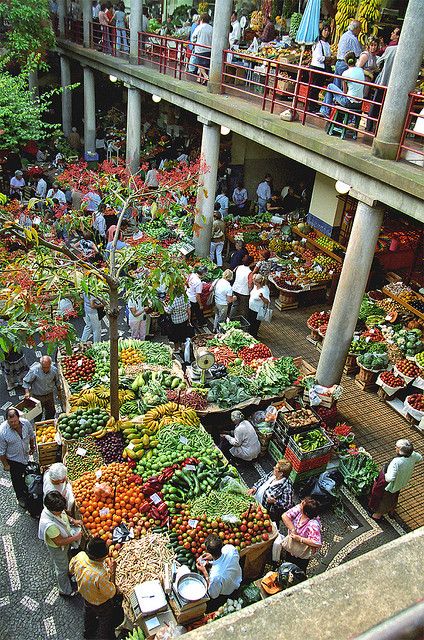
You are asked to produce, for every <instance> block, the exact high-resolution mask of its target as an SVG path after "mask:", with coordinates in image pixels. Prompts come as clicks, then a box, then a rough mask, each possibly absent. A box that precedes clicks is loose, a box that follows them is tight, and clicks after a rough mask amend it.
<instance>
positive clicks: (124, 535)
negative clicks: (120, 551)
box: [112, 524, 134, 544]
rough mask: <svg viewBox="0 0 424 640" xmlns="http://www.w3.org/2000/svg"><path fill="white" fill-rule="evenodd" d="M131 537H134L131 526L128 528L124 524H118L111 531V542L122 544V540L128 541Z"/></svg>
mask: <svg viewBox="0 0 424 640" xmlns="http://www.w3.org/2000/svg"><path fill="white" fill-rule="evenodd" d="M133 538H134V530H133V529H132V527H131V529H128V527H127V525H126V524H120V525H118V526H117V527H115V528H114V530H113V533H112V542H113V543H117V542H119V543H120V544H122V543H123V542H128V541H129V540H132V539H133Z"/></svg>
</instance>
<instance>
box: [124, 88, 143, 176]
mask: <svg viewBox="0 0 424 640" xmlns="http://www.w3.org/2000/svg"><path fill="white" fill-rule="evenodd" d="M140 136H141V92H140V90H139V89H137V88H135V87H130V86H129V87H128V100H127V156H126V161H127V166H128V168H129V169H130V170H131V173H137V171H138V170H139V169H140Z"/></svg>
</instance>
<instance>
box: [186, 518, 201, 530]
mask: <svg viewBox="0 0 424 640" xmlns="http://www.w3.org/2000/svg"><path fill="white" fill-rule="evenodd" d="M198 522H199V521H198V520H189V521H188V526H189V527H191V528H192V529H194V528H195V527H197V523H198Z"/></svg>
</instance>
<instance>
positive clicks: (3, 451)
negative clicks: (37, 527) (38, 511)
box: [0, 407, 35, 509]
mask: <svg viewBox="0 0 424 640" xmlns="http://www.w3.org/2000/svg"><path fill="white" fill-rule="evenodd" d="M34 450H35V436H34V429H33V428H32V425H31V423H30V422H29V420H25V418H20V417H19V412H18V410H17V409H14V408H13V407H11V408H10V409H8V410H7V411H6V420H5V421H4V422H2V424H1V425H0V460H1V463H2V465H3V469H4V470H5V471H10V478H11V480H12V485H13V489H14V491H15V494H16V498H17V500H18V503H19V505H20V506H21V507H22V508H23V509H25V508H26V495H27V489H26V486H25V480H24V473H25V467H26V465H27V464H28V457H29V455H31V454H33V453H34Z"/></svg>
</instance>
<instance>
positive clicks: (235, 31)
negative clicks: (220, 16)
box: [228, 11, 241, 49]
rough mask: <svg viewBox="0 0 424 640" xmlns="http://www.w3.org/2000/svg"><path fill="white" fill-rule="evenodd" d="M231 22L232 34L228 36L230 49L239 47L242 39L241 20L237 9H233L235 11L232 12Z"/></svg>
mask: <svg viewBox="0 0 424 640" xmlns="http://www.w3.org/2000/svg"><path fill="white" fill-rule="evenodd" d="M230 22H231V25H230V35H229V37H228V41H229V44H230V49H232V48H233V47H236V48H238V45H239V44H240V40H241V26H240V22H239V21H238V17H237V11H233V13H232V14H231V18H230Z"/></svg>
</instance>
